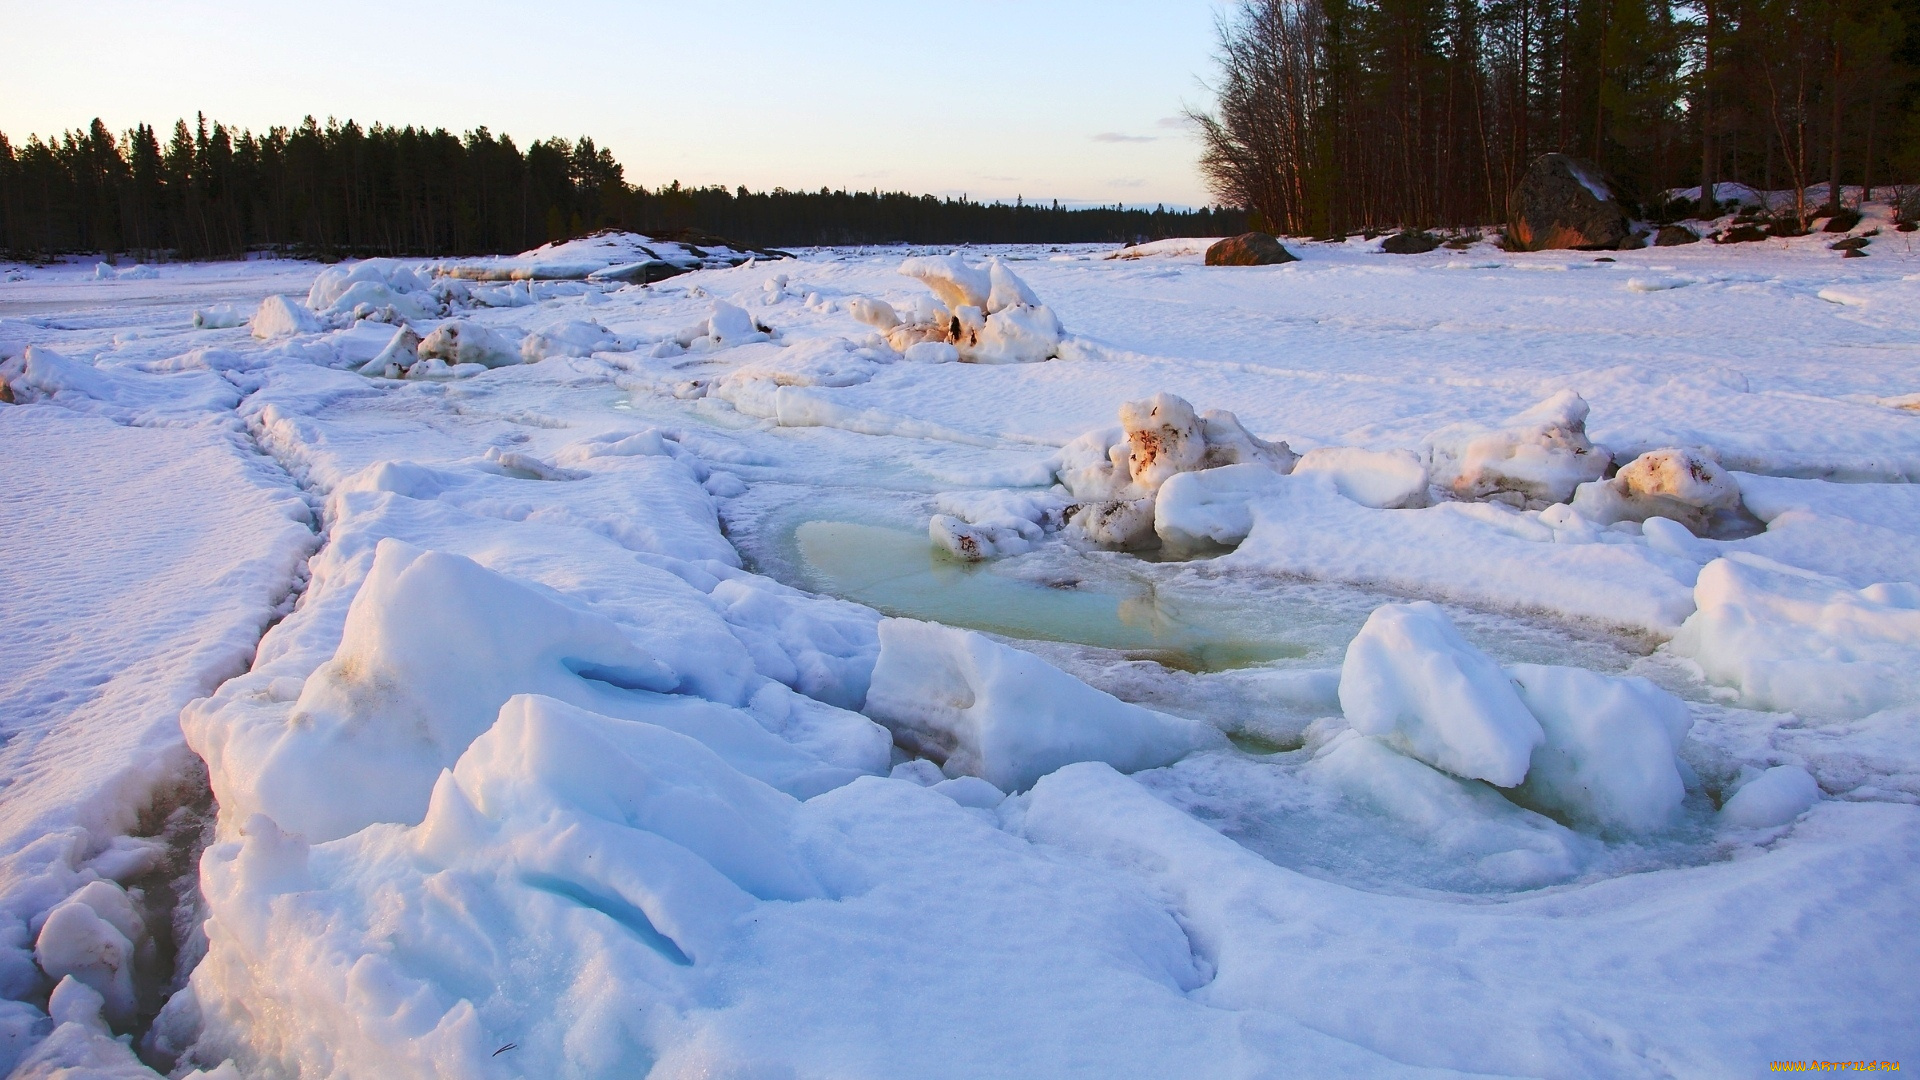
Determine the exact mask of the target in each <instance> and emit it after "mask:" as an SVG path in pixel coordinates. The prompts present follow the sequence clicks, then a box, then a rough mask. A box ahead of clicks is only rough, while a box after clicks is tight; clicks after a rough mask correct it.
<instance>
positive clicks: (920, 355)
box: [901, 341, 960, 364]
mask: <svg viewBox="0 0 1920 1080" xmlns="http://www.w3.org/2000/svg"><path fill="white" fill-rule="evenodd" d="M901 355H902V356H905V357H906V358H907V360H908V362H910V363H915V364H951V363H954V362H956V361H958V360H959V359H960V350H959V349H956V348H954V347H953V345H952V344H950V343H948V342H945V341H916V342H914V343H913V344H911V345H909V346H907V347H906V348H905V349H904V350H902V351H901Z"/></svg>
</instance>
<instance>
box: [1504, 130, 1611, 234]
mask: <svg viewBox="0 0 1920 1080" xmlns="http://www.w3.org/2000/svg"><path fill="white" fill-rule="evenodd" d="M1631 235H1632V230H1631V228H1630V227H1629V226H1628V223H1627V215H1626V211H1624V210H1622V209H1620V204H1619V203H1617V202H1615V201H1614V199H1613V191H1612V189H1611V188H1610V187H1609V186H1608V184H1607V180H1606V175H1605V174H1604V173H1602V172H1601V171H1600V170H1599V169H1597V168H1595V167H1594V166H1593V165H1591V164H1589V163H1588V162H1584V161H1581V160H1580V159H1579V158H1575V157H1569V156H1568V155H1566V154H1545V155H1542V156H1541V157H1540V158H1538V159H1537V160H1535V161H1534V163H1533V165H1532V167H1530V168H1529V169H1527V175H1526V176H1524V177H1522V178H1521V179H1520V186H1519V187H1517V188H1514V189H1513V194H1512V196H1510V197H1509V198H1508V199H1507V239H1508V242H1509V243H1510V245H1511V246H1513V247H1515V248H1517V249H1519V250H1521V251H1541V250H1544V249H1546V248H1586V249H1592V250H1598V249H1603V248H1604V249H1607V250H1612V249H1614V248H1617V247H1619V246H1620V242H1621V241H1622V240H1625V239H1626V238H1627V237H1628V236H1631Z"/></svg>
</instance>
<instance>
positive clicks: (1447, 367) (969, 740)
mask: <svg viewBox="0 0 1920 1080" xmlns="http://www.w3.org/2000/svg"><path fill="white" fill-rule="evenodd" d="M1876 226H1878V227H1879V228H1880V229H1881V232H1880V233H1879V234H1878V235H1875V236H1874V237H1873V239H1872V241H1871V243H1870V244H1869V246H1868V248H1867V250H1868V252H1869V257H1868V258H1864V259H1850V260H1846V261H1844V262H1843V261H1842V260H1841V257H1840V253H1838V252H1835V251H1830V250H1828V248H1827V246H1826V245H1827V243H1829V242H1831V241H1832V240H1833V239H1835V237H1832V236H1826V235H1815V236H1809V237H1804V238H1797V239H1793V240H1771V241H1768V242H1766V243H1761V244H1745V245H1728V246H1717V245H1713V244H1707V243H1701V244H1694V245H1690V246H1685V247H1675V248H1652V249H1646V250H1641V251H1633V252H1618V253H1610V254H1607V255H1605V256H1601V255H1598V254H1595V253H1580V252H1542V253H1533V254H1508V253H1503V252H1500V251H1498V250H1496V249H1494V248H1493V247H1491V246H1490V245H1487V244H1484V243H1482V244H1477V245H1475V246H1472V247H1469V248H1466V249H1464V250H1449V249H1442V250H1439V251H1435V252H1433V253H1431V254H1427V255H1420V256H1390V255H1383V254H1380V253H1379V252H1378V251H1377V248H1378V243H1377V242H1371V243H1370V242H1366V241H1362V240H1360V239H1358V238H1355V239H1353V240H1351V241H1348V242H1346V243H1344V244H1320V243H1310V242H1302V243H1291V244H1290V246H1291V247H1292V248H1293V250H1294V251H1296V253H1298V254H1299V255H1300V256H1301V261H1299V262H1297V263H1293V264H1289V265H1285V266H1277V267H1259V268H1240V267H1232V268H1228V267H1218V268H1209V267H1205V266H1203V265H1201V254H1202V252H1203V251H1204V245H1203V244H1199V243H1192V242H1168V243H1163V244H1160V245H1156V246H1154V247H1151V248H1147V249H1144V250H1135V251H1133V252H1130V253H1129V254H1130V256H1133V257H1128V258H1122V259H1113V258H1108V257H1106V256H1109V255H1111V254H1113V252H1112V250H1111V249H1096V248H1090V247H1088V248H1080V247H1066V248H1008V249H1001V248H994V249H967V250H965V251H963V252H961V253H960V256H961V257H960V258H959V259H952V258H948V257H946V256H947V255H948V253H947V252H946V251H944V250H942V251H908V250H902V249H884V250H875V249H865V250H820V251H808V252H801V253H799V255H798V257H797V258H795V259H790V260H780V261H775V262H767V261H758V262H751V263H748V264H746V265H742V266H737V267H732V268H717V267H714V268H706V269H699V270H696V271H694V272H691V273H686V274H684V275H682V276H677V277H673V278H671V279H669V280H666V281H662V282H657V283H654V284H652V285H646V286H642V285H639V284H635V283H623V282H622V281H620V280H607V279H608V278H610V277H613V278H617V277H620V276H623V275H617V274H616V275H608V274H601V275H600V277H599V279H592V280H589V279H585V275H586V274H587V273H589V272H590V271H592V270H593V267H594V266H595V265H599V264H605V266H608V267H612V266H615V265H616V264H619V265H626V264H629V263H633V262H634V259H635V256H634V255H633V251H634V250H638V249H637V248H635V247H634V244H633V243H627V242H625V241H622V242H619V243H614V242H612V241H609V240H606V239H604V238H602V239H600V240H598V241H595V242H591V243H584V244H581V245H578V246H576V247H566V246H562V247H560V248H557V249H552V250H548V249H543V252H544V254H541V255H540V256H539V259H534V260H533V261H532V262H527V260H522V262H527V264H528V265H533V263H534V262H538V263H539V265H541V266H549V267H550V268H551V267H559V268H561V269H560V270H551V274H550V275H549V273H548V272H546V271H543V272H541V273H532V272H529V274H528V275H524V276H523V279H521V280H503V281H497V282H496V281H474V280H472V277H471V276H467V277H463V276H459V275H453V274H444V275H439V276H436V274H435V273H434V269H435V268H434V267H433V266H431V265H429V264H404V265H403V264H391V263H382V262H373V263H363V264H351V265H342V266H338V267H325V268H323V267H320V266H316V265H311V264H299V263H290V262H273V261H263V262H250V263H242V264H223V265H212V266H163V267H157V268H143V269H140V270H138V271H131V270H126V269H120V270H115V269H113V268H107V269H106V270H96V269H95V268H94V266H93V265H92V264H91V263H88V264H86V265H85V266H80V265H77V264H76V265H72V266H55V267H16V266H6V267H0V377H4V378H5V379H6V380H7V384H8V387H9V392H10V395H11V396H12V397H13V398H14V400H15V402H16V403H15V404H9V405H0V446H3V447H4V448H5V452H6V459H7V470H6V475H7V478H8V483H7V485H6V497H5V498H4V499H3V500H0V627H4V629H5V631H6V636H7V641H8V644H9V646H10V647H9V648H8V649H7V650H6V651H5V654H4V658H0V671H4V673H5V678H4V679H0V733H3V735H0V738H4V740H5V741H4V744H0V784H4V785H5V786H4V787H3V788H0V791H4V796H0V996H4V997H5V998H6V999H8V1000H6V1001H4V1002H0V1073H4V1072H5V1071H7V1070H8V1069H11V1070H13V1071H12V1075H14V1076H18V1077H53V1076H62V1077H80V1076H114V1077H119V1076H151V1075H152V1074H151V1073H150V1072H147V1071H146V1070H147V1069H148V1068H149V1067H151V1068H154V1069H158V1070H160V1071H162V1072H167V1071H171V1073H172V1074H173V1075H175V1076H185V1075H190V1074H191V1075H203V1076H209V1075H210V1076H219V1077H221V1078H223V1080H232V1078H236V1077H259V1078H267V1077H293V1076H299V1077H337V1078H346V1077H383V1078H384V1077H408V1076H422V1077H424V1076H440V1077H454V1076H458V1077H503V1078H504V1077H517V1076H525V1077H589V1076H592V1077H615V1076H618V1077H626V1076H642V1075H651V1076H657V1077H697V1076H715V1077H718V1076H727V1077H794V1078H802V1077H827V1076H833V1077H876V1078H878V1077H898V1076H909V1075H911V1076H951V1077H982V1076H1102V1077H1108V1076H1141V1077H1167V1076H1195V1077H1218V1076H1247V1077H1256V1076H1287V1075H1320V1074H1325V1073H1331V1072H1336V1071H1337V1072H1340V1073H1342V1074H1347V1075H1368V1076H1372V1075H1414V1074H1446V1075H1455V1074H1460V1073H1472V1074H1492V1075H1517V1076H1551V1077H1612V1076H1667V1075H1672V1076H1745V1075H1751V1074H1754V1073H1758V1072H1762V1071H1766V1070H1767V1068H1768V1063H1769V1062H1772V1061H1783V1060H1786V1061H1805V1060H1814V1059H1821V1060H1827V1061H1861V1060H1888V1061H1899V1060H1902V1059H1907V1060H1911V1059H1914V1058H1915V1057H1916V1056H1920V1054H1916V1051H1920V1022H1917V1021H1916V1020H1915V1017H1916V1016H1920V989H1917V988H1916V984H1915V983H1914V980H1913V978H1912V972H1913V971H1914V970H1916V969H1917V968H1920V940H1917V939H1916V937H1915V935H1914V933H1913V927H1914V926H1916V925H1920V677H1916V675H1915V672H1916V671H1917V670H1920V487H1916V485H1915V484H1914V483H1913V481H1915V480H1920V364H1917V363H1916V361H1920V256H1916V255H1915V253H1913V252H1912V250H1911V245H1910V242H1909V235H1920V234H1902V233H1897V232H1894V231H1893V230H1892V229H1891V227H1890V223H1889V222H1887V221H1886V220H1885V216H1884V213H1882V212H1878V211H1877V208H1876V212H1875V213H1872V214H1869V216H1868V220H1867V221H1865V222H1863V224H1862V225H1861V226H1860V227H1859V228H1858V229H1856V230H1855V232H1856V233H1864V232H1866V231H1868V230H1870V229H1872V228H1874V227H1876ZM636 242H637V241H636ZM602 249H604V250H602ZM909 257H912V259H913V261H911V262H907V261H906V260H908V259H909ZM529 258H531V256H530V257H529ZM996 259H997V260H998V261H997V262H995V261H993V260H996ZM540 260H545V261H544V262H542V261H540ZM576 263H577V264H578V265H577V266H576V265H575V264H576ZM903 263H905V269H907V270H908V271H911V272H912V273H911V275H906V274H903V273H901V272H900V271H901V269H902V267H903ZM489 265H491V264H489ZM500 265H502V266H510V265H511V266H517V265H519V263H515V262H513V261H512V260H502V261H500ZM440 269H442V270H445V269H447V267H441V268H440ZM562 270H564V271H565V272H564V273H562V272H561V271H562ZM477 276H483V277H484V276H486V275H477ZM492 276H494V277H506V278H512V277H513V276H514V275H512V274H507V273H502V274H496V275H492ZM545 276H556V277H562V278H569V279H568V280H528V279H526V278H528V277H531V278H541V277H545ZM273 297H284V299H272V298H273ZM402 324H405V325H404V326H403V325H402ZM1045 356H1051V357H1052V358H1050V359H1044V360H1040V359H1039V358H1040V357H1045ZM955 358H963V359H971V360H975V361H978V362H974V363H955V362H952V361H953V360H954V359H955ZM1005 360H1028V361H1036V362H1024V363H998V362H993V361H1005ZM1156 395H1166V396H1160V397H1156ZM1176 398H1178V399H1180V400H1175V399H1176ZM1213 410H1224V411H1225V412H1224V413H1223V412H1218V411H1213ZM1225 413H1231V414H1232V415H1231V416H1227V415H1225ZM1282 443H1284V444H1285V445H1284V446H1282V445H1280V444H1282ZM1643 454H1644V455H1646V456H1644V457H1643V456H1642V455H1643ZM1636 459H1637V460H1636ZM1616 469H1617V470H1618V475H1617V476H1616V475H1615V470H1616ZM956 556H958V557H956ZM973 557H980V558H979V561H970V560H971V559H972V558H973ZM942 763H944V768H942ZM203 847H204V851H203V850H202V848H203ZM196 884H197V890H196V888H195V885H196ZM163 1003H164V1008H163V1007H162V1005H163ZM156 1013H157V1016H156ZM136 1052H137V1054H138V1059H136V1056H135V1055H136ZM143 1062H144V1064H143ZM63 1069H65V1070H71V1071H64V1072H63V1071H61V1070H63ZM196 1070H198V1071H197V1072H196Z"/></svg>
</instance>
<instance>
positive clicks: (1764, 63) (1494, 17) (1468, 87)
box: [1194, 0, 1920, 235]
mask: <svg viewBox="0 0 1920 1080" xmlns="http://www.w3.org/2000/svg"><path fill="white" fill-rule="evenodd" d="M1217 60H1218V64H1219V70H1218V72H1217V75H1216V77H1215V80H1214V87H1215V90H1216V91H1217V95H1218V97H1217V102H1216V105H1215V108H1214V109H1212V110H1211V111H1207V112H1196V113H1195V115H1194V119H1195V120H1196V121H1198V122H1199V123H1200V124H1201V125H1202V133H1203V137H1204V141H1205V153H1204V156H1203V159H1202V168H1203V171H1205V172H1206V174H1207V176H1208V178H1209V180H1210V182H1211V187H1212V190H1213V194H1214V196H1215V197H1216V198H1217V199H1218V200H1220V201H1221V202H1223V203H1226V204H1228V205H1233V206H1244V207H1248V208H1250V209H1251V210H1252V211H1254V213H1255V217H1256V220H1257V221H1259V222H1262V223H1265V224H1266V225H1267V226H1268V227H1270V228H1275V229H1278V230H1284V231H1286V232H1290V233H1296V234H1298V233H1311V234H1317V235H1327V234H1334V233H1339V232H1342V231H1344V230H1351V229H1357V228H1369V227H1371V228H1379V227H1383V226H1387V225H1393V224H1406V225H1416V226H1426V225H1474V224H1487V223H1492V222H1496V221H1500V220H1502V219H1503V218H1504V217H1505V213H1506V205H1505V204H1506V200H1507V197H1508V193H1509V192H1511V191H1512V190H1513V188H1514V186H1515V184H1516V183H1517V182H1518V180H1519V178H1520V176H1521V175H1522V174H1523V173H1524V172H1525V170H1526V168H1527V166H1528V165H1529V164H1530V163H1531V162H1532V161H1533V160H1534V159H1535V158H1537V157H1538V156H1539V155H1540V154H1543V153H1547V152H1549V151H1559V152H1563V153H1569V154H1574V155H1576V156H1579V157H1583V158H1586V159H1588V160H1590V161H1593V162H1594V163H1596V164H1598V165H1599V166H1600V167H1601V168H1602V169H1603V170H1605V171H1607V172H1608V173H1610V174H1612V175H1613V177H1614V178H1615V180H1616V181H1618V186H1619V188H1620V189H1621V191H1622V193H1623V194H1625V195H1626V196H1627V197H1628V198H1629V199H1632V200H1637V201H1639V202H1641V203H1642V204H1643V206H1644V207H1645V208H1646V209H1647V210H1648V211H1649V213H1650V214H1651V215H1655V216H1657V215H1658V214H1659V213H1662V212H1667V211H1669V210H1670V209H1672V208H1668V207H1663V206H1654V205H1653V204H1654V203H1655V202H1657V201H1659V200H1657V199H1656V196H1657V195H1658V193H1659V192H1661V191H1663V190H1667V189H1673V188H1687V187H1692V186H1694V185H1697V184H1701V183H1703V181H1704V182H1705V183H1707V184H1712V183H1715V182H1718V181H1737V182H1740V183H1745V184H1748V185H1750V186H1753V187H1756V188H1761V189H1766V190H1781V189H1787V188H1791V189H1795V190H1797V191H1799V192H1800V193H1801V194H1802V198H1800V199H1798V200H1796V207H1795V211H1794V212H1795V213H1797V214H1799V215H1800V216H1801V217H1803V218H1804V217H1805V216H1806V215H1807V214H1808V213H1809V212H1811V210H1812V208H1811V207H1809V206H1807V204H1806V199H1805V197H1804V194H1805V189H1806V188H1808V187H1809V186H1812V185H1815V184H1819V183H1822V182H1827V183H1831V184H1832V185H1833V188H1832V190H1835V191H1837V190H1838V189H1839V185H1841V184H1863V185H1866V186H1868V187H1872V186H1873V185H1876V184H1885V183H1887V182H1888V181H1890V180H1898V179H1914V178H1920V80H1917V78H1916V75H1917V74H1920V0H1239V2H1238V3H1237V4H1235V5H1234V6H1233V7H1232V8H1231V9H1229V11H1228V12H1226V13H1225V14H1224V15H1223V17H1222V18H1221V21H1220V23H1219V47H1218V51H1217ZM1701 209H1705V210H1711V208H1706V207H1702V208H1701Z"/></svg>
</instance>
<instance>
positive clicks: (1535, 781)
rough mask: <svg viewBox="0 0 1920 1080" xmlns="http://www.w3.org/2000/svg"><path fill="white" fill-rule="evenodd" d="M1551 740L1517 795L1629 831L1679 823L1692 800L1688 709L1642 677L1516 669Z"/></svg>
mask: <svg viewBox="0 0 1920 1080" xmlns="http://www.w3.org/2000/svg"><path fill="white" fill-rule="evenodd" d="M1507 674H1508V675H1509V676H1510V677H1511V678H1512V679H1513V683H1514V686H1516V687H1517V688H1518V689H1519V691H1520V700H1521V702H1522V703H1524V704H1525V705H1526V707H1527V711H1529V712H1531V713H1532V714H1533V715H1534V718H1535V719H1537V720H1539V721H1540V727H1541V729H1542V730H1543V731H1545V733H1546V741H1545V742H1543V743H1541V744H1540V745H1539V746H1538V747H1536V748H1535V749H1534V751H1533V758H1532V764H1531V766H1530V767H1529V768H1528V770H1527V779H1526V782H1525V783H1523V784H1521V785H1520V787H1519V789H1518V791H1516V792H1515V797H1516V798H1517V799H1519V800H1520V801H1521V802H1523V803H1525V804H1527V805H1529V806H1533V807H1536V808H1538V809H1543V810H1549V811H1553V812H1555V813H1558V814H1560V815H1563V816H1565V817H1566V818H1567V819H1569V820H1572V821H1575V822H1579V823H1582V824H1587V825H1593V826H1598V827H1599V828H1601V829H1603V830H1608V831H1614V832H1621V833H1639V832H1652V831H1655V830H1658V829H1661V828H1663V827H1665V826H1667V825H1669V824H1671V823H1672V821H1673V819H1674V816H1675V814H1676V813H1678V811H1679V809H1680V802H1681V800H1683V799H1684V798H1686V794H1687V792H1686V784H1685V782H1684V781H1683V780H1682V779H1681V775H1680V768H1679V764H1678V758H1677V754H1678V752H1679V749H1680V741H1681V740H1682V739H1684V738H1685V737H1686V734H1687V731H1688V729H1689V728H1691V727H1692V726H1693V719H1692V717H1691V716H1689V715H1688V713H1687V706H1686V703H1685V702H1683V701H1681V700H1680V699H1679V698H1676V697H1674V696H1673V695H1672V694H1669V693H1667V692H1666V691H1665V690H1662V689H1660V688H1659V687H1657V686H1655V685H1654V684H1653V683H1651V682H1648V681H1647V680H1645V679H1642V678H1638V677H1624V678H1622V677H1617V676H1610V675H1601V674H1598V673H1596V672H1592V671H1588V670H1586V669H1584V668H1574V667H1554V666H1548V665H1544V664H1515V665H1514V666H1512V667H1509V668H1507Z"/></svg>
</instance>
